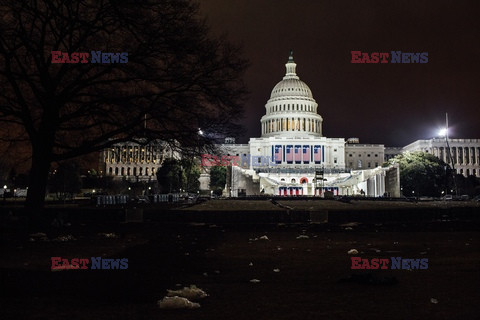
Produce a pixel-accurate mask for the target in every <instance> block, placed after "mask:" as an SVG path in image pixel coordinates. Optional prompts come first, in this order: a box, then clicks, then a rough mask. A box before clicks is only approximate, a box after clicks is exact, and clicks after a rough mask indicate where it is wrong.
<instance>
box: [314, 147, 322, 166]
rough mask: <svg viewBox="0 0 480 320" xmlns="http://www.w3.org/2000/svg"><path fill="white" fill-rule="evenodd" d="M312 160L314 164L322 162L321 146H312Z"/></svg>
mask: <svg viewBox="0 0 480 320" xmlns="http://www.w3.org/2000/svg"><path fill="white" fill-rule="evenodd" d="M313 160H315V163H321V162H322V147H321V146H314V147H313Z"/></svg>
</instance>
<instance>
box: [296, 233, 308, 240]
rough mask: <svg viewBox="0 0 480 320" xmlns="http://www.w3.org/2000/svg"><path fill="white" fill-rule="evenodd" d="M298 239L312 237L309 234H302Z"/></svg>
mask: <svg viewBox="0 0 480 320" xmlns="http://www.w3.org/2000/svg"><path fill="white" fill-rule="evenodd" d="M297 239H310V237H309V236H307V235H304V234H301V235H299V236H298V237H297Z"/></svg>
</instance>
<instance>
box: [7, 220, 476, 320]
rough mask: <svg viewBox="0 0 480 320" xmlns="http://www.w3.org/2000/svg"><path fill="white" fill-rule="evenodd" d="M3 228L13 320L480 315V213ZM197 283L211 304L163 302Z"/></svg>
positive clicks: (9, 312) (439, 317) (467, 316)
mask: <svg viewBox="0 0 480 320" xmlns="http://www.w3.org/2000/svg"><path fill="white" fill-rule="evenodd" d="M3 230H4V231H5V232H7V233H9V234H4V235H3V236H2V250H1V255H0V261H1V263H2V265H1V269H0V272H1V278H0V281H1V293H0V294H1V305H0V318H1V319H52V320H53V319H67V318H68V319H100V320H101V319H230V320H232V319H374V318H375V319H462V320H467V319H480V309H479V307H478V301H480V250H479V249H480V237H479V231H478V230H480V223H479V220H478V219H477V220H473V221H459V220H457V219H450V218H449V217H444V219H440V220H439V219H435V220H432V221H417V222H406V221H404V222H393V223H387V222H383V223H378V222H377V223H360V224H358V225H355V224H352V225H351V226H350V227H347V226H340V225H339V224H334V223H327V224H263V225H259V224H245V225H241V224H213V223H165V222H162V223H160V222H149V223H136V224H133V223H129V224H125V223H116V222H115V223H113V222H111V223H101V222H91V223H88V222H86V223H73V224H72V225H71V226H64V227H62V228H59V229H58V228H48V230H45V232H46V233H47V237H48V239H49V240H48V241H46V239H44V240H41V239H40V238H35V241H31V240H30V237H29V236H26V235H25V234H23V233H22V232H17V231H15V229H9V228H3ZM12 230H13V231H12ZM13 232H15V233H13ZM102 233H114V234H115V237H113V238H108V237H106V236H105V235H102ZM59 235H72V236H73V237H74V238H75V239H76V240H70V241H64V242H63V241H52V240H53V239H55V238H56V237H58V236H59ZM264 235H266V236H267V237H268V239H269V240H254V239H255V238H259V237H261V236H264ZM299 235H306V236H308V238H305V237H302V238H301V239H297V237H298V236H299ZM350 249H357V250H358V251H359V254H357V255H355V256H360V257H363V258H375V257H378V258H390V257H397V256H400V257H403V258H428V269H427V270H411V271H410V270H373V271H369V270H351V269H350V267H351V261H350V257H351V256H350V255H348V254H347V251H348V250H350ZM52 256H59V257H62V258H69V259H71V258H90V257H98V256H102V257H111V258H128V269H127V270H68V271H56V272H52V271H51V270H50V267H51V260H50V258H51V257H52ZM274 269H278V270H276V272H275V271H274ZM352 274H353V276H352ZM252 279H258V280H260V282H258V283H252V282H250V280H252ZM190 284H195V285H197V286H198V287H200V288H202V289H204V290H205V291H206V292H207V293H208V294H209V297H207V298H205V299H203V300H200V301H199V303H200V304H201V308H199V309H194V310H162V309H159V308H158V306H157V304H156V302H157V301H158V300H160V299H162V298H163V297H164V296H165V294H166V290H167V289H176V288H178V287H179V286H188V285H190ZM432 299H433V300H432Z"/></svg>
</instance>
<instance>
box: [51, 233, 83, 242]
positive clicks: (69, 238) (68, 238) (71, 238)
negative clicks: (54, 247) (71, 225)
mask: <svg viewBox="0 0 480 320" xmlns="http://www.w3.org/2000/svg"><path fill="white" fill-rule="evenodd" d="M75 240H77V239H75V237H74V236H72V235H71V234H67V235H66V236H58V237H56V238H55V239H53V240H52V241H59V242H68V241H75Z"/></svg>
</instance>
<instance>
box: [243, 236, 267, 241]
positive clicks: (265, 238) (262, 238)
mask: <svg viewBox="0 0 480 320" xmlns="http://www.w3.org/2000/svg"><path fill="white" fill-rule="evenodd" d="M258 240H267V241H270V239H268V237H267V236H261V237H260V238H253V239H252V238H251V239H248V241H258Z"/></svg>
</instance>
